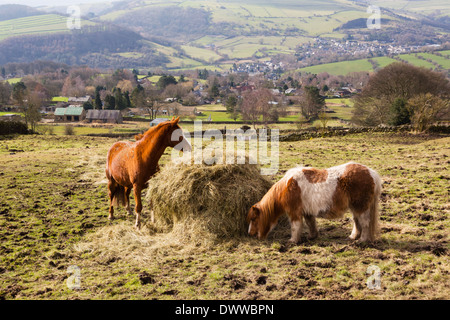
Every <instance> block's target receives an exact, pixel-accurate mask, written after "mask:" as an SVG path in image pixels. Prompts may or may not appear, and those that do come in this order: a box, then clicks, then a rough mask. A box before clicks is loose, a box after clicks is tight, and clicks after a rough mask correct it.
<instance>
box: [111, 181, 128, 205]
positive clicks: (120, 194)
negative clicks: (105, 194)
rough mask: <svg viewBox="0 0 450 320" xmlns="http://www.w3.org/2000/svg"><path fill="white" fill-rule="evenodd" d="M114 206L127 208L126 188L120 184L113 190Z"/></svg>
mask: <svg viewBox="0 0 450 320" xmlns="http://www.w3.org/2000/svg"><path fill="white" fill-rule="evenodd" d="M112 205H113V206H115V207H120V206H125V188H124V187H123V186H121V185H119V184H116V187H115V188H114V190H113V196H112Z"/></svg>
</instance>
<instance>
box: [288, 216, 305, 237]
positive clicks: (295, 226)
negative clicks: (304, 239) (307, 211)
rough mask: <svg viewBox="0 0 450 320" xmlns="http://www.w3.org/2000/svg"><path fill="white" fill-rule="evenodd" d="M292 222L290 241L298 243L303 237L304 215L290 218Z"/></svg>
mask: <svg viewBox="0 0 450 320" xmlns="http://www.w3.org/2000/svg"><path fill="white" fill-rule="evenodd" d="M290 222H291V238H290V239H289V242H292V243H298V242H299V241H300V239H301V235H302V230H303V219H302V217H301V216H300V217H294V218H291V219H290Z"/></svg>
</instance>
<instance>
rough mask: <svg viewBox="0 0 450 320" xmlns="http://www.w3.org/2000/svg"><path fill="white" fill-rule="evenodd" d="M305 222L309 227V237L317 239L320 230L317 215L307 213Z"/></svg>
mask: <svg viewBox="0 0 450 320" xmlns="http://www.w3.org/2000/svg"><path fill="white" fill-rule="evenodd" d="M305 222H306V225H307V226H308V228H309V237H308V238H309V239H310V240H312V239H315V238H317V236H318V234H319V232H318V231H317V223H316V217H314V216H312V215H305Z"/></svg>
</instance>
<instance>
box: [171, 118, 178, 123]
mask: <svg viewBox="0 0 450 320" xmlns="http://www.w3.org/2000/svg"><path fill="white" fill-rule="evenodd" d="M172 121H173V122H175V123H178V121H180V117H178V118H176V119H175V117H174V119H172Z"/></svg>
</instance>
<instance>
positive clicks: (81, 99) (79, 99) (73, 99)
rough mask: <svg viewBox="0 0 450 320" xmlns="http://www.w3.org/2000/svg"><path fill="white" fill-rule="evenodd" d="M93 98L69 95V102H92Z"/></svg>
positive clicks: (78, 103)
mask: <svg viewBox="0 0 450 320" xmlns="http://www.w3.org/2000/svg"><path fill="white" fill-rule="evenodd" d="M91 101H92V98H91V97H90V96H85V97H69V99H68V102H69V103H70V104H72V105H74V104H75V105H83V104H84V103H86V102H91Z"/></svg>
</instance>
